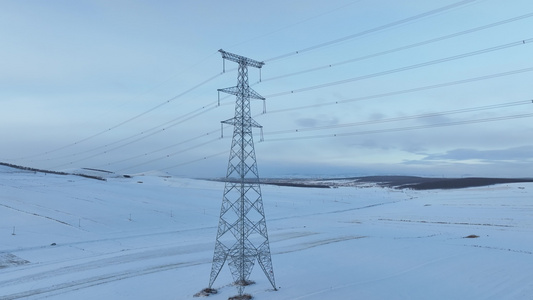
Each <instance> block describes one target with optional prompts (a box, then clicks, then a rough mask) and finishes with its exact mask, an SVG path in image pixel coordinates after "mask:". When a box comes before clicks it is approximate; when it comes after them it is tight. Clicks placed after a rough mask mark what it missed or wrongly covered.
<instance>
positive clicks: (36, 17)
mask: <svg viewBox="0 0 533 300" xmlns="http://www.w3.org/2000/svg"><path fill="white" fill-rule="evenodd" d="M531 28H533V2H532V1H529V0H511V1H500V0H477V1H476V0H472V1H459V0H446V1H445V0H439V1H423V0H405V1H393V0H372V1H371V0H359V1H350V0H346V1H341V0H339V1H336V0H332V1H309V0H291V1H263V2H259V1H214V0H213V1H66V0H65V1H55V0H51V1H2V2H1V3H0V36H2V41H3V42H2V47H0V101H2V103H3V104H4V106H3V109H2V111H1V113H0V114H1V115H0V120H1V121H0V122H1V128H2V130H1V131H0V138H1V139H2V140H3V142H4V147H3V150H2V152H1V154H0V160H2V161H7V162H11V163H17V164H22V165H28V166H32V167H40V168H51V169H55V170H62V169H68V168H80V167H90V168H103V169H108V170H111V171H117V172H121V173H134V172H138V171H144V170H163V171H166V172H170V173H173V174H176V175H183V176H224V174H225V172H226V164H227V158H228V152H229V147H230V143H231V139H230V138H229V137H230V136H231V130H232V129H231V128H226V129H225V131H224V133H225V138H223V139H218V138H219V136H220V132H219V131H220V121H222V120H226V119H229V118H231V117H233V113H234V110H233V104H234V97H227V96H225V95H221V98H222V105H221V106H219V107H216V106H215V105H214V103H216V101H217V91H216V90H217V89H218V88H225V87H230V86H234V85H235V84H236V80H237V73H236V72H235V70H234V69H235V67H236V66H235V64H233V63H231V62H226V69H227V70H228V71H227V72H226V73H224V74H221V71H222V59H221V56H220V54H219V53H218V52H217V50H218V49H221V48H222V49H224V50H226V51H229V52H233V53H236V54H240V55H243V56H248V57H250V58H252V59H256V60H259V61H265V65H264V67H263V69H262V74H261V75H262V79H263V81H262V82H261V83H258V80H259V72H258V71H257V70H256V69H253V68H251V69H250V70H249V74H250V85H251V86H252V87H253V89H254V90H255V91H257V92H258V93H259V94H261V95H263V96H265V97H266V98H267V100H266V107H267V113H266V114H264V115H261V111H262V108H263V107H262V103H261V102H260V101H253V102H252V111H253V112H254V115H256V117H255V119H256V121H257V122H258V123H260V124H261V125H263V126H264V134H265V135H264V137H265V141H264V142H259V131H257V136H256V138H255V141H256V153H257V159H258V164H259V171H260V174H261V175H263V176H281V175H290V174H303V175H317V174H328V175H365V174H367V175H373V174H411V175H432V176H442V175H445V176H467V175H475V176H520V177H531V176H532V175H531V173H532V170H533V142H532V139H531V138H532V136H533V134H532V129H533V125H532V120H533V118H532V116H533V115H532V114H533V103H531V100H532V99H533V93H532V88H531V87H532V82H533V80H532V79H533V60H532V59H531V57H532V56H531V53H533V48H532V47H533V40H531V39H532V38H533V33H532V32H531ZM417 44H418V45H417ZM402 47H404V49H403V50H400V48H402ZM296 52H298V53H296ZM385 52H388V53H385ZM330 65H331V67H329V66H330ZM311 70H313V71H311ZM304 71H305V72H304ZM293 73H299V74H294V75H292V76H289V75H290V74H293ZM201 83H203V84H201ZM199 84H201V85H200V86H197V85H199ZM196 86H197V87H196ZM192 88H194V89H192ZM191 89H192V90H191ZM291 91H292V92H291ZM168 100H170V101H168ZM167 101H168V102H167ZM433 113H441V114H440V115H432V116H428V115H427V114H433ZM413 116H415V117H413ZM132 118H134V119H132ZM296 130H298V132H296ZM156 132H157V133H156ZM204 158H205V159H204Z"/></svg>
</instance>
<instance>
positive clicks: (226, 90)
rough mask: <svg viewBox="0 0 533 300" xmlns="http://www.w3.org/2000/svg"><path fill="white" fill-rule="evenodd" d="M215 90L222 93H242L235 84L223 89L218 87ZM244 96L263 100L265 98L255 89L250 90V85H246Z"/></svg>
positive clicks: (236, 94)
mask: <svg viewBox="0 0 533 300" xmlns="http://www.w3.org/2000/svg"><path fill="white" fill-rule="evenodd" d="M217 91H219V92H223V93H226V94H231V95H235V96H238V95H242V92H241V91H239V88H238V87H236V86H232V87H229V88H224V89H218V90H217ZM244 96H245V97H248V98H252V99H259V100H265V98H264V97H263V96H261V95H259V94H258V93H257V92H256V91H254V90H252V88H250V87H248V91H247V93H246V95H244Z"/></svg>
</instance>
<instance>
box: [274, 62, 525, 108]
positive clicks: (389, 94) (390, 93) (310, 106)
mask: <svg viewBox="0 0 533 300" xmlns="http://www.w3.org/2000/svg"><path fill="white" fill-rule="evenodd" d="M531 71H533V67H529V68H524V69H518V70H512V71H507V72H501V73H495V74H490V75H484V76H479V77H472V78H467V79H461V80H456V81H450V82H445V83H439V84H433V85H427V86H422V87H416V88H411V89H405V90H399V91H393V92H387V93H381V94H375V95H370V96H362V97H356V98H350V99H345V100H337V101H332V102H326V103H319V104H309V105H302V106H297V107H291V108H283V109H277V110H269V111H268V114H275V113H280V112H287V111H293V110H301V109H307V108H316V107H322V106H330V105H338V104H344V103H349V102H356V101H362V100H370V99H376V98H383V97H390V96H396V95H401V94H407V93H413V92H420V91H424V90H430V89H436V88H442V87H448V86H453V85H458V84H465V83H471V82H476V81H482V80H488V79H493V78H498V77H504V76H510V75H515V74H520V73H525V72H531Z"/></svg>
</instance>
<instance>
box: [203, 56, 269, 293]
mask: <svg viewBox="0 0 533 300" xmlns="http://www.w3.org/2000/svg"><path fill="white" fill-rule="evenodd" d="M219 52H220V53H221V54H222V58H223V59H224V60H226V59H227V60H230V61H233V62H236V63H238V64H239V69H238V72H239V75H238V80H237V86H235V87H229V88H225V89H219V90H218V91H219V92H224V93H228V94H232V95H235V96H236V98H237V100H236V103H235V117H233V118H231V119H229V120H226V121H222V123H224V124H230V125H233V126H234V129H233V140H232V143H231V150H230V155H229V162H228V170H227V173H226V180H225V187H224V195H223V198H222V207H221V209H220V219H219V223H218V232H217V238H216V242H215V251H214V254H213V264H212V267H211V277H210V279H209V288H211V287H212V286H213V283H214V282H215V280H216V278H217V277H218V274H219V273H220V270H221V269H222V267H223V266H224V264H225V262H226V260H228V265H229V268H230V270H231V274H232V276H233V279H234V280H235V284H236V285H237V287H238V290H239V295H242V294H243V291H244V287H245V286H246V285H247V284H248V282H249V281H248V278H249V276H250V273H251V272H252V268H253V266H254V263H255V261H256V260H257V262H258V263H259V265H260V266H261V268H262V269H263V272H264V273H265V275H266V277H267V278H268V280H269V281H270V283H271V284H272V286H273V287H274V289H276V285H275V281H274V271H273V268H272V260H271V257H270V245H269V241H268V233H267V226H266V219H265V213H264V210H263V199H262V196H261V187H260V184H259V173H258V171H257V162H256V159H255V148H254V141H253V137H252V127H259V128H261V125H259V124H258V123H257V122H256V121H254V120H253V119H252V117H251V113H250V98H254V99H261V100H265V98H263V97H261V96H260V95H259V94H258V93H256V92H255V91H254V90H252V89H251V88H250V87H249V86H248V66H251V67H255V68H261V67H262V66H263V65H264V63H263V62H259V61H255V60H252V59H249V58H247V57H243V56H240V55H236V54H233V53H229V52H226V51H224V50H222V49H221V50H219Z"/></svg>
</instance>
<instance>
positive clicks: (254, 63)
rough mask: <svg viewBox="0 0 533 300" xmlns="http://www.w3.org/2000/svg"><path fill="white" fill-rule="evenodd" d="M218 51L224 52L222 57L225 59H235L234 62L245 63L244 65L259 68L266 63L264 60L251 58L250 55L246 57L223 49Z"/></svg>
mask: <svg viewBox="0 0 533 300" xmlns="http://www.w3.org/2000/svg"><path fill="white" fill-rule="evenodd" d="M218 52H220V53H222V58H223V59H227V60H231V61H234V62H236V63H238V64H243V65H246V66H250V67H254V68H259V69H260V68H261V67H262V66H263V65H264V64H265V63H264V62H262V61H257V60H253V59H250V58H248V57H244V56H240V55H237V54H233V53H230V52H227V51H224V50H222V49H220V50H218Z"/></svg>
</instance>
